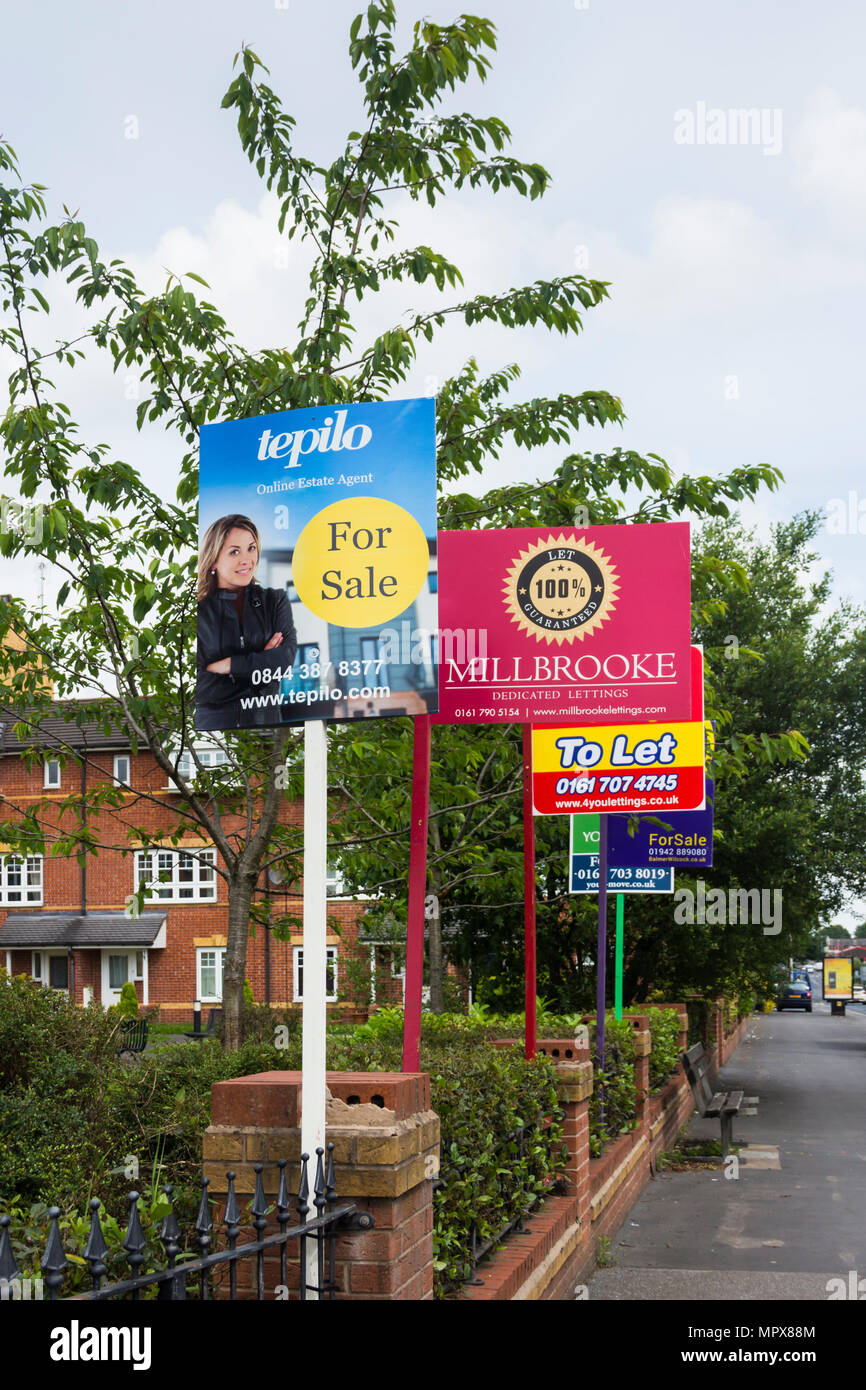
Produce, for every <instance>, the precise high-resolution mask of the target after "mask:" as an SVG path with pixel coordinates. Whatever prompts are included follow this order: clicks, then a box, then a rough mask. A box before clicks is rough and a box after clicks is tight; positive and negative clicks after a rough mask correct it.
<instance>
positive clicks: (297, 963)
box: [292, 946, 339, 1004]
mask: <svg viewBox="0 0 866 1390" xmlns="http://www.w3.org/2000/svg"><path fill="white" fill-rule="evenodd" d="M327 952H328V969H329V971H330V973H331V989H330V990H328V991H327V992H326V994H325V1001H326V1003H328V1004H336V1002H337V991H338V988H339V981H338V978H337V971H338V954H337V947H336V946H328V947H327ZM303 962H304V948H303V946H293V947H292V997H293V999H294V1001H295V1003H296V1004H303V1002H304V995H303V991H302V989H301V971H302V970H303V968H304V963H303ZM325 979H326V980H327V974H326V976H325Z"/></svg>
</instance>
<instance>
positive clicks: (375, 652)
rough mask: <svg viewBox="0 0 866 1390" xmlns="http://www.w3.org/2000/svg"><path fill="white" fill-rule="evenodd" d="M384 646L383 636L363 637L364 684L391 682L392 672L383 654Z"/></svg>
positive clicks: (362, 668) (362, 667) (388, 683)
mask: <svg viewBox="0 0 866 1390" xmlns="http://www.w3.org/2000/svg"><path fill="white" fill-rule="evenodd" d="M383 646H384V643H383V641H382V639H381V637H362V638H361V672H362V676H363V683H364V685H367V686H370V685H387V686H390V684H391V672H390V670H389V669H388V663H387V662H386V661H385V659H384V658H383V656H382V648H383Z"/></svg>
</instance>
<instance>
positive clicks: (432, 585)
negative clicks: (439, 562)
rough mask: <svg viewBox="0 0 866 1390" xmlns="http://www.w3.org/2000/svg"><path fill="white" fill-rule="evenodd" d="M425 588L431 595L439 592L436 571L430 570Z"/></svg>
mask: <svg viewBox="0 0 866 1390" xmlns="http://www.w3.org/2000/svg"><path fill="white" fill-rule="evenodd" d="M427 588H428V590H429V591H430V593H431V594H437V593H438V592H439V574H438V572H437V571H436V570H431V571H430V573H429V574H428V576H427Z"/></svg>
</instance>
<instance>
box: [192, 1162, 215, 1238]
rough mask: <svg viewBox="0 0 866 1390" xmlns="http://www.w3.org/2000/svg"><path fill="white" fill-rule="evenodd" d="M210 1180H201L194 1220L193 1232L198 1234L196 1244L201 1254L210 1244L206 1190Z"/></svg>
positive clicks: (211, 1220)
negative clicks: (199, 1196) (196, 1214)
mask: <svg viewBox="0 0 866 1390" xmlns="http://www.w3.org/2000/svg"><path fill="white" fill-rule="evenodd" d="M209 1183H210V1178H202V1180H201V1201H200V1202H199V1204H198V1216H197V1217H196V1219H195V1226H194V1228H193V1229H194V1230H195V1231H196V1232H197V1233H198V1243H199V1247H200V1248H201V1251H202V1254H204V1252H205V1250H207V1247H208V1246H209V1245H210V1243H211V1235H210V1233H211V1231H212V1230H213V1217H212V1216H211V1210H210V1202H209V1201H208V1195H207V1189H208V1184H209Z"/></svg>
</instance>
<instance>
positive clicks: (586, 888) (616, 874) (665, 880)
mask: <svg viewBox="0 0 866 1390" xmlns="http://www.w3.org/2000/svg"><path fill="white" fill-rule="evenodd" d="M612 820H613V817H612V816H611V817H609V819H608V825H610V823H611V821H612ZM598 837H599V818H598V816H597V815H587V816H572V817H571V856H570V862H569V892H571V893H597V892H598V885H599V877H600V875H599V867H598ZM609 847H610V846H609V842H608V848H609ZM607 891H608V892H609V893H672V892H673V891H674V871H673V869H672V868H668V867H663V866H660V865H652V866H650V865H646V864H644V865H635V866H631V865H629V866H625V865H615V864H612V863H611V862H610V860H608V866H607Z"/></svg>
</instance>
